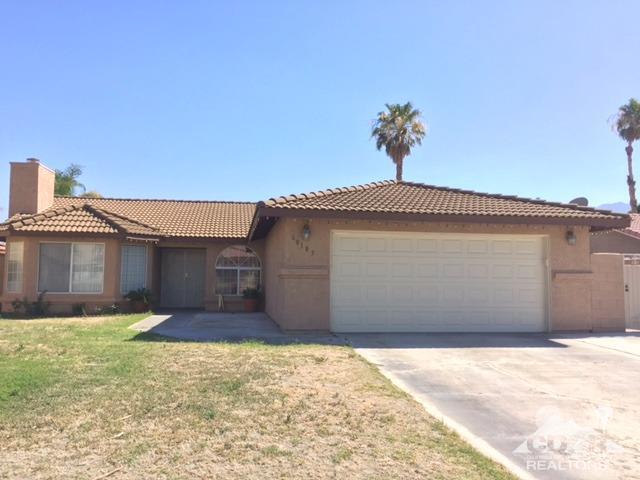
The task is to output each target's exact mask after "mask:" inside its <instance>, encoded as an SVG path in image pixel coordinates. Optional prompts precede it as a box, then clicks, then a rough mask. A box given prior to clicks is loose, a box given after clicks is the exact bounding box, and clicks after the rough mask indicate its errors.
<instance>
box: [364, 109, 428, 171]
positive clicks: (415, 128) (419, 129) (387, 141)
mask: <svg viewBox="0 0 640 480" xmlns="http://www.w3.org/2000/svg"><path fill="white" fill-rule="evenodd" d="M385 107H387V110H386V111H383V112H380V113H378V117H377V118H376V119H375V120H374V123H373V129H372V130H371V136H372V137H375V138H376V148H377V149H378V150H382V147H384V149H385V151H386V152H387V155H388V156H389V157H391V160H393V163H395V164H396V180H397V181H398V182H401V181H402V167H403V162H404V159H405V157H407V156H409V155H410V154H411V148H412V147H414V146H415V145H421V144H422V139H423V138H424V136H425V135H426V134H427V128H426V126H425V125H424V124H423V123H422V121H421V118H420V116H421V115H422V114H421V112H420V110H417V109H415V108H413V105H411V102H407V103H405V104H404V105H400V104H399V103H394V104H391V105H390V104H388V103H386V104H385Z"/></svg>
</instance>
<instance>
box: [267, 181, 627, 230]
mask: <svg viewBox="0 0 640 480" xmlns="http://www.w3.org/2000/svg"><path fill="white" fill-rule="evenodd" d="M258 206H259V207H262V208H264V207H268V208H270V209H296V210H324V211H335V212H376V213H400V214H413V213H415V214H423V215H465V216H470V215H474V216H475V215H477V216H499V217H531V218H559V219H564V218H566V219H578V218H579V219H593V220H616V219H618V220H620V221H621V222H622V224H624V223H626V222H627V221H628V217H627V216H626V215H623V214H616V213H612V212H609V211H606V210H596V209H593V208H589V207H580V206H577V205H572V204H563V203H555V202H546V201H543V200H537V199H535V200H534V199H529V198H521V197H516V196H508V195H498V194H488V193H479V192H474V191H470V190H459V189H454V188H446V187H437V186H434V185H425V184H422V183H413V182H396V181H393V180H386V181H382V182H375V183H369V184H366V185H357V186H353V187H347V188H334V189H330V190H325V191H321V192H312V193H303V194H298V195H289V196H287V197H278V198H271V199H270V200H267V201H265V202H260V203H259V204H258Z"/></svg>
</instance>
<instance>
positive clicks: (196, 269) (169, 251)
mask: <svg viewBox="0 0 640 480" xmlns="http://www.w3.org/2000/svg"><path fill="white" fill-rule="evenodd" d="M205 272H206V250H204V249H202V248H163V249H161V266H160V276H161V280H160V306H161V307H163V308H203V307H204V285H205Z"/></svg>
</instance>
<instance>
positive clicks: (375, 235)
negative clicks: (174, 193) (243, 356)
mask: <svg viewBox="0 0 640 480" xmlns="http://www.w3.org/2000/svg"><path fill="white" fill-rule="evenodd" d="M53 187H54V173H53V172H52V171H51V170H50V169H48V168H47V167H45V166H44V165H42V164H41V163H39V162H38V161H36V160H30V161H27V162H16V163H12V164H11V185H10V205H9V214H10V218H9V219H8V220H7V221H6V222H5V223H3V224H1V225H0V237H1V238H0V239H3V240H6V242H7V254H6V262H5V269H4V270H5V271H4V273H3V275H2V282H3V289H2V294H1V296H0V302H1V303H2V308H3V311H7V310H11V301H12V300H14V299H16V298H22V297H27V298H29V299H34V298H35V297H36V296H37V295H38V292H42V291H46V297H47V300H48V301H49V302H50V303H51V309H52V310H53V311H60V312H62V311H69V310H70V309H71V308H72V306H73V305H74V304H77V303H83V304H85V305H87V306H88V307H92V306H101V305H109V304H112V303H117V302H122V298H123V294H124V293H126V292H128V291H129V290H131V289H135V288H139V287H147V288H149V289H151V290H152V291H153V293H154V297H155V302H156V306H157V307H163V308H168V309H176V308H201V309H205V310H210V311H216V310H218V308H219V306H220V299H222V300H223V305H224V308H225V309H226V310H230V311H234V310H239V309H241V308H242V302H241V300H240V298H241V297H240V295H241V294H242V292H243V290H244V288H246V287H255V286H260V287H261V289H262V291H263V293H264V302H263V303H264V306H263V307H264V311H265V312H266V313H267V314H268V315H269V316H270V317H271V318H272V319H273V320H274V321H275V322H277V323H278V324H279V325H280V326H281V327H282V328H284V329H288V330H325V331H326V330H331V331H335V332H355V331H373V332H403V331H404V332H438V331H458V332H500V331H518V332H544V331H552V330H553V331H561V330H598V329H618V330H619V329H623V328H624V299H623V293H622V289H623V288H622V261H621V256H619V255H592V254H591V251H590V250H591V247H590V234H591V233H592V232H594V231H601V230H610V229H620V228H626V227H628V226H629V217H628V216H627V215H624V214H616V213H611V212H608V211H600V210H595V209H592V208H588V207H581V206H577V205H568V204H561V203H552V202H545V201H541V200H531V199H526V198H519V197H515V196H505V195H493V194H486V193H477V192H473V191H465V190H458V189H452V188H444V187H437V186H431V185H425V184H421V183H413V182H396V181H381V182H375V183H369V184H366V185H359V186H353V187H347V188H336V189H331V190H326V191H321V192H313V193H307V194H299V195H290V196H287V197H277V198H272V199H270V200H267V201H264V202H258V203H251V202H223V201H178V200H143V199H126V198H120V199H115V198H98V199H94V198H78V197H59V196H54V193H53V191H54V188H53ZM617 273H619V274H620V275H619V278H618V275H617Z"/></svg>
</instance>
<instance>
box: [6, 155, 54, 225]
mask: <svg viewBox="0 0 640 480" xmlns="http://www.w3.org/2000/svg"><path fill="white" fill-rule="evenodd" d="M55 180H56V174H55V172H54V171H53V170H51V169H50V168H48V167H45V166H44V165H42V164H41V163H40V160H38V159H37V158H27V161H26V162H11V181H10V186H9V216H10V217H11V216H13V215H15V214H16V213H38V212H41V211H43V210H46V209H47V208H49V207H51V206H52V205H53V192H54V187H55Z"/></svg>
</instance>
